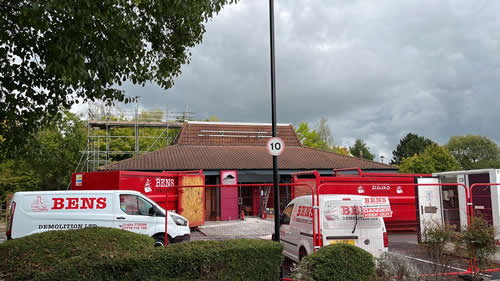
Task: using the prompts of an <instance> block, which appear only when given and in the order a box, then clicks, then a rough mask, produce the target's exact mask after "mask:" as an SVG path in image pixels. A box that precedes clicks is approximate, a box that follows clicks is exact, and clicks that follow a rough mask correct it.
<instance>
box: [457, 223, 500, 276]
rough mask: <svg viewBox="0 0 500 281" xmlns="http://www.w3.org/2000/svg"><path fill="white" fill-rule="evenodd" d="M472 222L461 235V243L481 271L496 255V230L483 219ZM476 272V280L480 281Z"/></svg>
mask: <svg viewBox="0 0 500 281" xmlns="http://www.w3.org/2000/svg"><path fill="white" fill-rule="evenodd" d="M471 220H472V222H471V224H470V225H469V227H468V228H467V230H466V231H465V232H463V233H462V234H461V237H460V243H461V246H462V247H463V248H464V250H465V251H466V253H467V256H468V257H469V258H475V260H476V265H477V266H478V267H479V270H483V269H485V268H486V267H487V266H488V265H489V264H490V263H491V257H492V256H493V255H495V253H496V241H495V228H494V227H493V226H490V225H488V222H487V221H486V220H484V219H483V218H481V217H474V218H471ZM478 273H479V272H476V274H475V276H474V280H479V279H477V278H478V276H477V275H478Z"/></svg>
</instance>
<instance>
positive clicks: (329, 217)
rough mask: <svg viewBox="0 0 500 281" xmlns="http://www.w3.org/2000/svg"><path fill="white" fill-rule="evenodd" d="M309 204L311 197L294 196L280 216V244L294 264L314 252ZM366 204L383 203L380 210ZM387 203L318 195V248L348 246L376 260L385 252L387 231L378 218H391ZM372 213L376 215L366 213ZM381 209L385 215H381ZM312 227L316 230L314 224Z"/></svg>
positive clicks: (381, 199) (311, 210) (356, 196)
mask: <svg viewBox="0 0 500 281" xmlns="http://www.w3.org/2000/svg"><path fill="white" fill-rule="evenodd" d="M373 199H375V200H373ZM315 200H316V197H315ZM365 200H366V201H365ZM311 201H312V197H311V195H308V196H300V197H297V198H295V199H293V200H292V201H291V202H290V203H289V204H288V205H287V207H286V208H285V210H284V211H283V213H282V214H281V216H280V222H281V226H280V242H281V244H282V245H283V254H284V255H285V256H286V257H288V258H290V259H291V260H293V261H295V262H299V261H300V260H302V258H303V257H305V256H307V255H309V254H311V253H313V251H314V245H313V208H312V205H311ZM370 201H379V202H380V201H384V202H386V205H385V206H382V207H383V208H379V207H380V206H377V209H376V210H375V208H368V206H367V205H366V202H368V203H370ZM388 202H389V200H388V199H387V197H368V196H359V195H320V196H319V214H320V233H321V235H322V245H325V246H326V245H329V244H334V243H349V244H352V245H355V246H357V247H360V248H362V249H364V250H366V251H367V252H369V253H371V254H372V255H374V256H376V257H378V256H380V255H381V254H382V253H383V252H386V251H387V250H388V238H387V232H386V229H385V224H384V220H383V218H382V216H390V215H392V211H390V206H389V205H388ZM382 205H383V204H382ZM363 208H364V209H365V210H363ZM374 210H375V211H377V213H373V212H372V213H368V212H367V211H374ZM381 210H383V211H385V213H384V214H381V213H380V211H381ZM315 224H316V227H318V224H317V222H315ZM320 246H321V245H320Z"/></svg>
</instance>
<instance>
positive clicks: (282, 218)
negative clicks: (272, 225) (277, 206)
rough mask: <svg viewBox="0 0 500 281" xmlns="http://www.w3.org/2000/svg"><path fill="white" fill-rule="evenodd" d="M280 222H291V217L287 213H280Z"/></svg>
mask: <svg viewBox="0 0 500 281" xmlns="http://www.w3.org/2000/svg"><path fill="white" fill-rule="evenodd" d="M280 224H290V217H288V216H287V215H286V214H283V213H282V214H280Z"/></svg>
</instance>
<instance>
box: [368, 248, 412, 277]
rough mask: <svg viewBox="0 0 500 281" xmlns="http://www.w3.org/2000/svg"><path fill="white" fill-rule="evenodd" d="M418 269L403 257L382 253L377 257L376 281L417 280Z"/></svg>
mask: <svg viewBox="0 0 500 281" xmlns="http://www.w3.org/2000/svg"><path fill="white" fill-rule="evenodd" d="M419 275H420V274H419V272H418V269H417V267H416V266H415V265H413V264H412V263H411V261H410V260H408V259H407V258H405V257H402V256H399V255H395V254H392V253H389V252H387V253H383V254H382V255H381V256H380V257H379V258H378V259H377V280H378V281H394V280H398V281H418V280H421V279H420V277H419Z"/></svg>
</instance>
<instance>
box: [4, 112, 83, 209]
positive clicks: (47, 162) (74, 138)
mask: <svg viewBox="0 0 500 281" xmlns="http://www.w3.org/2000/svg"><path fill="white" fill-rule="evenodd" d="M86 135H87V130H86V124H85V122H84V121H82V120H80V118H79V117H78V116H77V115H75V114H73V113H70V112H62V113H61V114H59V115H58V117H57V118H55V119H53V121H52V122H51V123H49V124H47V125H46V126H44V127H43V128H42V129H41V130H40V131H39V132H38V133H37V134H36V136H35V137H34V139H33V140H32V141H31V142H30V143H28V144H27V149H26V150H24V153H23V154H19V155H16V156H15V157H12V158H9V159H6V160H5V161H2V163H1V164H0V174H1V175H2V176H1V177H0V197H1V199H4V196H5V194H6V193H7V192H15V191H19V190H55V189H65V188H66V187H67V186H68V183H69V182H70V179H71V174H72V172H73V171H74V169H75V167H76V166H77V164H78V161H79V159H80V157H81V150H83V149H84V148H85V143H86Z"/></svg>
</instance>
